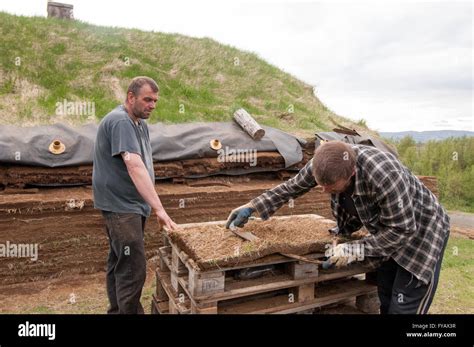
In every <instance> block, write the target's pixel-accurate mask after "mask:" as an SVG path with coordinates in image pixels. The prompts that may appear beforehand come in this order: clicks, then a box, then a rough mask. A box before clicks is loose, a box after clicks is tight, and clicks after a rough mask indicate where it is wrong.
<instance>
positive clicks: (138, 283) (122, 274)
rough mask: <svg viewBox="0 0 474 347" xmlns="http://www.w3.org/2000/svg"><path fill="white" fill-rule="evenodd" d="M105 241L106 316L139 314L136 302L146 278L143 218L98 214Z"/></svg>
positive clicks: (105, 212)
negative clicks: (106, 248) (107, 244)
mask: <svg viewBox="0 0 474 347" xmlns="http://www.w3.org/2000/svg"><path fill="white" fill-rule="evenodd" d="M102 215H103V216H104V219H105V226H106V231H107V236H108V238H109V247H110V248H109V256H108V259H107V279H106V284H107V295H108V297H109V303H110V306H109V308H108V310H107V313H109V314H114V313H119V314H137V313H139V314H141V313H144V311H143V307H142V305H141V303H140V297H141V294H142V289H143V285H144V284H145V278H146V258H145V246H144V241H143V236H144V229H145V221H146V218H145V217H143V216H141V215H139V214H135V213H114V212H108V211H102Z"/></svg>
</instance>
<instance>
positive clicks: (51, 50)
mask: <svg viewBox="0 0 474 347" xmlns="http://www.w3.org/2000/svg"><path fill="white" fill-rule="evenodd" d="M0 42H1V45H2V55H1V56H0V104H2V107H1V108H0V123H6V124H25V123H28V125H34V124H48V123H52V122H56V121H57V115H55V111H56V107H55V105H56V103H57V102H62V100H63V99H67V100H68V101H89V102H94V103H95V110H96V118H97V120H99V119H101V118H102V117H103V116H105V115H106V114H107V113H108V112H109V111H110V110H111V109H112V108H114V107H115V106H116V105H117V104H119V103H121V102H122V101H123V100H122V98H121V97H120V95H123V94H124V92H125V90H126V88H127V86H128V83H129V81H130V79H131V78H132V77H135V76H137V75H147V76H150V77H152V78H154V79H155V80H156V81H157V82H158V84H159V86H160V100H159V102H158V105H157V109H156V110H155V112H154V113H153V114H152V116H151V122H157V121H163V122H169V123H180V122H193V121H229V120H231V118H232V113H233V112H234V111H235V110H236V109H237V108H238V107H244V108H246V109H247V110H248V111H249V112H251V113H252V115H253V116H254V117H255V118H256V119H257V121H259V122H261V123H262V124H264V125H268V126H273V127H276V128H279V129H282V130H284V131H288V132H293V133H298V134H301V135H308V136H309V135H312V134H313V133H314V132H315V131H318V130H329V129H330V128H331V126H332V125H331V124H330V122H329V118H328V117H332V118H333V119H335V120H337V121H338V123H340V124H343V125H345V126H348V127H351V128H356V129H359V130H362V128H364V127H363V126H364V125H365V124H361V125H362V126H361V125H358V124H356V123H354V122H351V121H349V120H348V119H345V118H342V117H339V116H337V115H336V114H334V113H333V112H332V111H330V110H329V109H328V108H327V107H326V106H324V105H323V104H322V103H321V102H320V101H319V99H318V98H317V97H315V96H314V95H313V90H312V87H311V86H310V85H307V84H305V83H303V82H301V81H299V80H297V79H296V78H294V77H293V76H291V75H290V74H288V73H286V72H284V71H282V70H280V69H278V68H277V67H275V66H273V65H271V64H268V63H267V62H265V61H264V60H263V59H261V58H260V57H258V55H256V54H254V53H251V52H244V51H241V50H238V49H237V48H235V47H231V46H228V45H222V44H220V43H218V42H216V41H214V40H212V39H210V38H202V39H198V38H191V37H186V36H182V35H178V34H164V33H159V32H158V33H157V32H145V31H140V30H136V29H123V28H111V27H101V26H95V25H90V24H87V23H84V22H79V21H63V20H56V19H51V18H50V19H48V18H43V17H23V16H14V15H10V14H7V13H4V12H0ZM16 59H21V64H20V65H19V66H18V65H16V64H15V62H16ZM236 61H238V64H235V62H236ZM25 82H27V83H26V87H25V85H24V83H25ZM22 83H23V84H22ZM7 100H8V102H7ZM25 100H28V105H26V106H25V105H24V103H25ZM183 106H184V110H185V112H184V113H182V112H180V110H182V107H183ZM289 108H292V113H291V114H290V116H283V115H285V114H286V113H287V112H288V109H289ZM85 119H87V117H69V118H66V119H60V120H59V121H61V122H66V123H71V124H78V123H79V124H80V123H83V122H84V121H85Z"/></svg>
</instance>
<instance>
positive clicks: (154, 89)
mask: <svg viewBox="0 0 474 347" xmlns="http://www.w3.org/2000/svg"><path fill="white" fill-rule="evenodd" d="M158 91H159V89H158V85H157V84H156V82H155V81H153V80H152V79H151V78H148V77H136V78H134V79H133V80H132V83H131V84H130V86H129V87H128V91H127V100H126V101H125V105H120V106H117V107H116V108H115V109H114V110H113V111H112V112H110V113H109V114H108V115H106V116H105V117H104V119H102V121H101V122H100V124H99V129H98V131H97V139H96V142H95V149H94V168H93V173H92V186H93V192H94V207H95V208H97V209H100V210H101V211H102V214H103V216H104V219H105V224H106V231H107V236H108V238H109V245H110V250H109V256H108V260H107V294H108V297H109V302H110V307H109V309H108V313H143V307H142V306H141V304H140V296H141V292H142V289H143V285H144V283H145V278H146V258H145V250H144V243H143V232H144V229H145V221H146V218H147V217H149V216H150V213H151V210H152V209H153V210H154V213H155V215H156V217H157V219H158V223H159V224H160V225H165V226H166V227H167V228H169V229H171V230H173V229H176V227H177V226H176V224H175V223H174V222H173V221H172V220H171V218H170V217H169V216H168V214H167V213H166V211H165V210H164V208H163V206H162V204H161V201H160V199H159V197H158V195H157V193H156V191H155V185H154V182H155V173H154V170H153V160H152V153H151V145H150V134H149V132H148V126H147V124H146V122H145V121H144V120H145V119H147V118H149V117H150V114H151V112H152V111H153V109H154V108H155V105H156V102H157V100H158Z"/></svg>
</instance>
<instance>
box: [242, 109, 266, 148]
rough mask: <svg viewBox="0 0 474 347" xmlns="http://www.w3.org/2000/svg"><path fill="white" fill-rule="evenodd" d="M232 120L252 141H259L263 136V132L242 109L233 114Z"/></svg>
mask: <svg viewBox="0 0 474 347" xmlns="http://www.w3.org/2000/svg"><path fill="white" fill-rule="evenodd" d="M234 120H235V121H236V122H237V124H239V125H240V126H241V127H242V129H244V130H245V131H246V132H247V134H249V135H250V137H252V138H253V139H254V140H257V141H258V140H260V139H261V138H262V137H264V136H265V130H263V129H262V127H261V126H260V125H259V124H258V123H257V122H256V121H255V119H253V118H252V116H251V115H250V114H249V113H248V112H247V111H245V110H244V109H243V108H240V109H238V110H237V111H235V112H234Z"/></svg>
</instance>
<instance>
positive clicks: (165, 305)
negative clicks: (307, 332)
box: [152, 216, 376, 314]
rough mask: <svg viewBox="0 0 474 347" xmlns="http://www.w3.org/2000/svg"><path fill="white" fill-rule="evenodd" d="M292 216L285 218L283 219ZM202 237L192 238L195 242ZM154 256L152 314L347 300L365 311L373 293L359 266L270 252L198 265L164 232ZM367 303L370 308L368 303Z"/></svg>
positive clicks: (272, 309)
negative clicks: (321, 264)
mask: <svg viewBox="0 0 474 347" xmlns="http://www.w3.org/2000/svg"><path fill="white" fill-rule="evenodd" d="M306 217H307V216H305V218H306ZM297 218H299V217H297ZM294 220H295V219H294V218H293V219H291V218H290V219H287V220H286V222H287V223H292V222H294ZM314 220H315V223H318V222H323V224H326V223H332V222H331V221H327V220H324V219H322V218H321V217H319V216H315V219H314ZM205 224H206V223H199V224H195V225H190V226H187V227H186V228H190V229H192V230H193V232H196V233H199V231H198V229H196V227H197V226H198V227H203V226H205ZM196 237H198V236H196ZM329 240H330V239H329ZM201 241H202V240H201ZM201 241H198V240H197V239H196V242H201ZM324 242H326V240H325V241H322V243H324ZM247 246H249V245H248V244H247ZM216 247H218V246H217V242H216ZM159 256H160V263H159V266H158V267H157V269H156V292H155V294H154V295H153V299H152V313H158V314H168V313H169V314H188V313H191V314H263V313H307V312H309V311H312V310H314V309H316V308H321V307H325V306H328V305H332V304H335V303H340V302H347V301H350V300H355V302H356V305H358V307H359V308H360V309H361V310H362V311H366V312H367V307H369V306H368V305H367V303H368V302H371V301H373V298H374V295H375V293H376V286H375V285H374V284H373V282H372V281H371V279H372V276H370V275H368V276H365V275H366V274H367V273H370V271H371V269H369V268H367V267H364V266H363V265H360V264H357V265H354V266H352V265H351V266H348V267H346V268H342V269H330V270H321V269H319V268H318V264H316V263H309V262H304V261H303V262H302V261H300V260H298V259H295V258H289V257H287V256H284V255H282V254H278V253H273V254H268V255H266V256H263V257H261V258H259V259H254V260H251V261H249V260H248V259H245V257H242V261H241V262H239V261H235V260H236V259H230V260H231V261H229V259H225V260H226V261H225V262H224V263H222V262H221V260H222V258H221V259H216V260H215V267H213V268H211V267H208V268H206V269H203V266H202V264H203V263H202V262H200V261H199V260H196V259H193V256H190V253H189V251H188V252H185V251H184V250H183V247H180V245H179V243H177V242H175V241H174V240H173V238H172V237H170V236H169V235H166V236H165V240H164V246H163V247H161V248H160V252H159ZM323 257H324V253H323V252H311V253H309V254H305V258H306V259H310V260H317V259H322V258H323ZM230 258H235V257H230ZM237 258H238V257H237ZM220 264H227V265H226V266H220ZM354 276H356V277H354ZM365 277H367V278H365ZM371 306H372V308H371V310H372V311H371V312H373V304H372V305H371Z"/></svg>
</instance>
